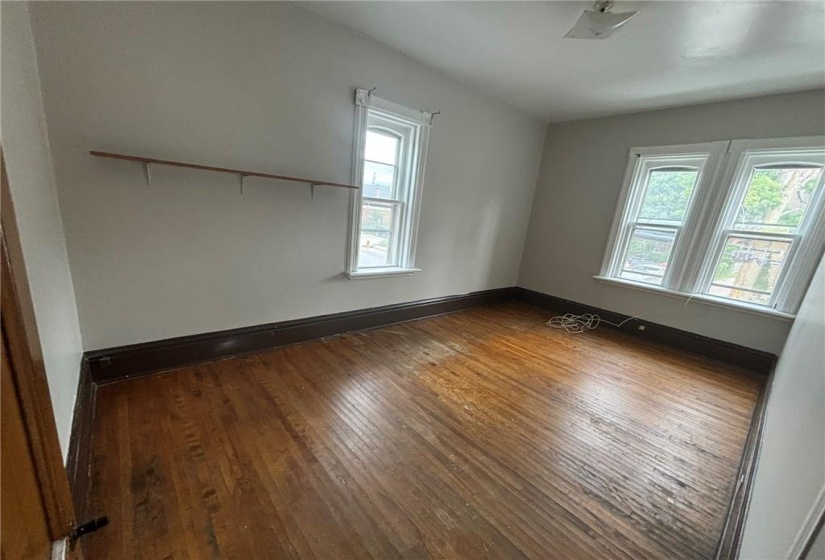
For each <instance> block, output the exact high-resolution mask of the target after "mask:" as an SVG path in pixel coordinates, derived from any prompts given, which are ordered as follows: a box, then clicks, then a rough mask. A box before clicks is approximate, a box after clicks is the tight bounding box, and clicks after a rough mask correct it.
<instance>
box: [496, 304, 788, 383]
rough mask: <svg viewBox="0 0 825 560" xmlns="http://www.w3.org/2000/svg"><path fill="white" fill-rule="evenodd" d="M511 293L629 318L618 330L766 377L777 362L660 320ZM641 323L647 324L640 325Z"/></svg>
mask: <svg viewBox="0 0 825 560" xmlns="http://www.w3.org/2000/svg"><path fill="white" fill-rule="evenodd" d="M512 293H513V296H514V297H515V298H516V299H518V300H521V301H523V302H525V303H529V304H531V305H535V306H538V307H543V308H545V309H549V310H552V311H555V312H557V313H561V314H564V313H573V314H576V315H582V314H585V313H591V314H594V315H598V316H599V317H601V318H602V319H604V320H605V321H610V322H611V323H616V324H621V323H622V322H623V321H627V322H625V323H624V324H622V326H621V328H620V329H619V330H621V331H623V332H626V333H628V334H632V335H634V336H638V337H640V338H644V339H646V340H651V341H653V342H658V343H659V344H663V345H665V346H669V347H671V348H679V349H680V350H686V351H688V352H691V353H693V354H698V355H700V356H704V357H706V358H711V359H714V360H718V361H720V362H724V363H726V364H730V365H733V366H737V367H741V368H743V369H746V370H748V371H751V372H753V373H756V374H759V375H763V376H765V377H767V376H768V375H769V374H770V373H771V371H772V370H773V367H774V364H775V363H776V356H775V355H773V354H770V353H768V352H761V351H759V350H754V349H752V348H747V347H745V346H739V345H738V344H732V343H730V342H724V341H721V340H716V339H715V338H709V337H707V336H702V335H698V334H694V333H691V332H687V331H683V330H679V329H674V328H673V327H667V326H665V325H660V324H658V323H651V322H650V321H646V320H644V319H632V320H628V319H630V316H628V315H623V314H621V313H616V312H614V311H608V310H606V309H600V308H598V307H593V306H591V305H586V304H583V303H578V302H575V301H570V300H566V299H561V298H557V297H554V296H550V295H547V294H542V293H540V292H535V291H533V290H528V289H526V288H514V289H513V292H512ZM603 325H604V326H608V327H610V328H617V327H614V326H613V325H608V324H607V323H603ZM639 327H644V328H643V329H640V328H639Z"/></svg>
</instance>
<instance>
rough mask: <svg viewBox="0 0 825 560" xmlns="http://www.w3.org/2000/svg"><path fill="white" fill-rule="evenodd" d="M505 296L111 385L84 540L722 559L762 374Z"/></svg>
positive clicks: (132, 554) (320, 551)
mask: <svg viewBox="0 0 825 560" xmlns="http://www.w3.org/2000/svg"><path fill="white" fill-rule="evenodd" d="M548 317H549V315H548V314H547V312H546V311H541V310H538V309H534V308H532V307H528V306H526V305H522V304H517V303H511V304H504V305H500V306H495V307H485V308H478V309H471V310H468V311H462V312H459V313H454V314H450V315H442V316H439V317H434V318H430V319H423V320H419V321H414V322H409V323H404V324H401V325H394V326H390V327H385V328H381V329H376V330H372V331H369V332H360V333H352V334H347V335H343V336H340V337H337V338H330V339H326V340H322V341H316V342H311V343H306V344H302V345H296V346H291V347H286V348H280V349H276V350H272V351H269V352H266V353H262V354H258V355H254V356H246V357H240V358H233V359H229V360H223V361H219V362H214V363H210V364H204V365H200V366H195V367H187V368H183V369H179V370H176V371H172V372H167V373H163V374H158V375H153V376H149V377H143V378H138V379H132V380H127V381H123V382H118V383H114V384H111V385H105V386H103V387H101V389H100V390H99V391H98V399H99V400H98V405H97V406H98V408H97V418H96V422H95V430H96V432H95V436H94V437H95V439H94V448H95V458H94V473H93V474H94V481H93V506H94V508H95V509H96V510H97V511H98V512H99V513H106V514H108V515H109V517H110V520H111V524H110V525H109V526H108V527H106V528H104V529H102V530H101V531H99V532H98V533H95V534H93V535H90V536H89V537H87V540H86V542H85V548H86V554H87V558H90V559H92V560H95V559H103V558H106V559H128V558H141V559H167V558H168V559H171V558H175V559H178V558H189V559H192V560H195V559H198V560H200V559H208V558H238V559H258V558H261V559H263V558H327V559H336V560H337V559H346V558H442V557H447V558H472V559H480V558H541V559H547V558H564V559H578V558H621V559H628V560H630V559H633V560H636V559H640V558H710V557H712V556H713V553H714V551H715V547H716V543H717V540H718V539H719V536H720V533H721V529H722V524H723V520H724V516H725V513H726V510H727V507H728V503H729V500H730V496H731V493H732V491H733V486H734V482H735V476H736V472H737V468H738V463H739V459H740V456H741V453H742V447H743V444H744V441H745V437H746V435H747V431H748V427H749V423H750V416H751V414H752V411H753V408H754V404H755V401H756V398H757V394H758V392H759V389H760V384H761V381H760V380H759V379H757V378H755V377H752V376H750V375H748V374H746V373H744V372H741V371H738V370H735V369H732V368H730V367H727V366H723V365H720V364H717V363H715V362H711V361H707V360H703V359H701V358H698V357H695V356H691V355H689V354H683V353H679V352H675V351H671V350H667V349H664V348H663V347H659V346H656V345H654V344H648V343H645V342H643V341H640V340H639V339H636V338H632V337H629V336H626V335H624V334H622V333H618V332H615V331H611V330H608V329H599V330H597V331H591V332H589V333H586V334H579V335H570V334H567V333H565V332H563V331H556V330H552V329H550V328H548V327H546V326H544V322H545V321H546V320H547V318H548Z"/></svg>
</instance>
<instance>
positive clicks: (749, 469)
mask: <svg viewBox="0 0 825 560" xmlns="http://www.w3.org/2000/svg"><path fill="white" fill-rule="evenodd" d="M773 375H774V371H773V370H771V373H770V376H769V377H768V379H767V381H766V382H765V383H764V385H762V390H761V391H760V392H759V397H758V399H757V401H756V406H755V407H754V409H753V417H752V418H751V427H750V429H749V430H748V439H746V440H745V448H744V450H743V451H742V459H741V460H740V462H739V471H738V472H737V473H736V488H735V489H734V491H733V496H732V497H731V502H730V507H729V508H728V514H727V516H726V517H725V526H724V527H723V528H722V535H721V537H720V538H719V544H718V545H717V547H716V556H715V560H734V559H736V558H738V557H739V550H740V549H741V547H742V537H743V536H744V531H745V519H746V518H747V516H748V510H749V508H750V503H751V495H752V494H753V483H754V480H755V479H756V463H757V461H758V460H759V451H760V449H761V448H762V435H763V432H764V430H765V416H766V414H765V413H766V411H767V409H768V400H769V398H770V395H771V387H772V386H773Z"/></svg>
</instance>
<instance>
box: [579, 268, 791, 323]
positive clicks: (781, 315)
mask: <svg viewBox="0 0 825 560" xmlns="http://www.w3.org/2000/svg"><path fill="white" fill-rule="evenodd" d="M593 278H595V279H596V280H598V281H599V282H603V283H605V284H614V285H617V286H623V287H625V288H631V289H634V290H641V291H643V292H653V293H655V294H659V295H663V296H667V297H672V298H676V299H681V300H690V301H697V302H700V303H704V304H707V305H714V306H717V307H724V308H727V309H734V310H736V311H744V312H745V313H753V314H754V315H762V316H764V317H771V318H773V319H781V320H784V321H793V320H794V319H795V318H796V315H793V314H791V313H785V312H784V311H777V310H776V309H770V308H767V307H760V306H757V305H748V304H746V303H734V302H732V301H730V300H726V299H722V298H717V297H714V296H709V295H707V294H686V293H683V292H674V291H672V290H668V289H667V288H662V287H659V286H653V285H646V284H641V283H637V282H630V281H628V280H621V279H619V278H608V277H606V276H594V277H593Z"/></svg>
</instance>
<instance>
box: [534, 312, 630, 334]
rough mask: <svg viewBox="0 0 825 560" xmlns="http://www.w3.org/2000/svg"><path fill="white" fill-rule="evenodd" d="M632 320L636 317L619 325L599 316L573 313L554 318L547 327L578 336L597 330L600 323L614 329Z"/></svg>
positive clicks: (548, 322)
mask: <svg viewBox="0 0 825 560" xmlns="http://www.w3.org/2000/svg"><path fill="white" fill-rule="evenodd" d="M631 319H635V317H630V318H629V319H625V320H624V321H622V322H621V323H619V324H618V325H617V324H616V323H611V322H610V321H605V320H604V319H602V318H601V317H599V316H598V315H592V314H590V313H585V314H584V315H573V314H572V313H568V314H566V315H557V316H555V317H553V318H552V319H550V320H549V321H547V326H548V327H553V328H554V329H564V330H565V331H567V332H569V333H571V334H576V333H583V332H584V331H589V330H592V329H595V328H596V327H598V326H599V324H600V323H607V324H608V325H613V326H614V327H621V326H622V325H624V324H625V323H627V322H628V321H630V320H631Z"/></svg>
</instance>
